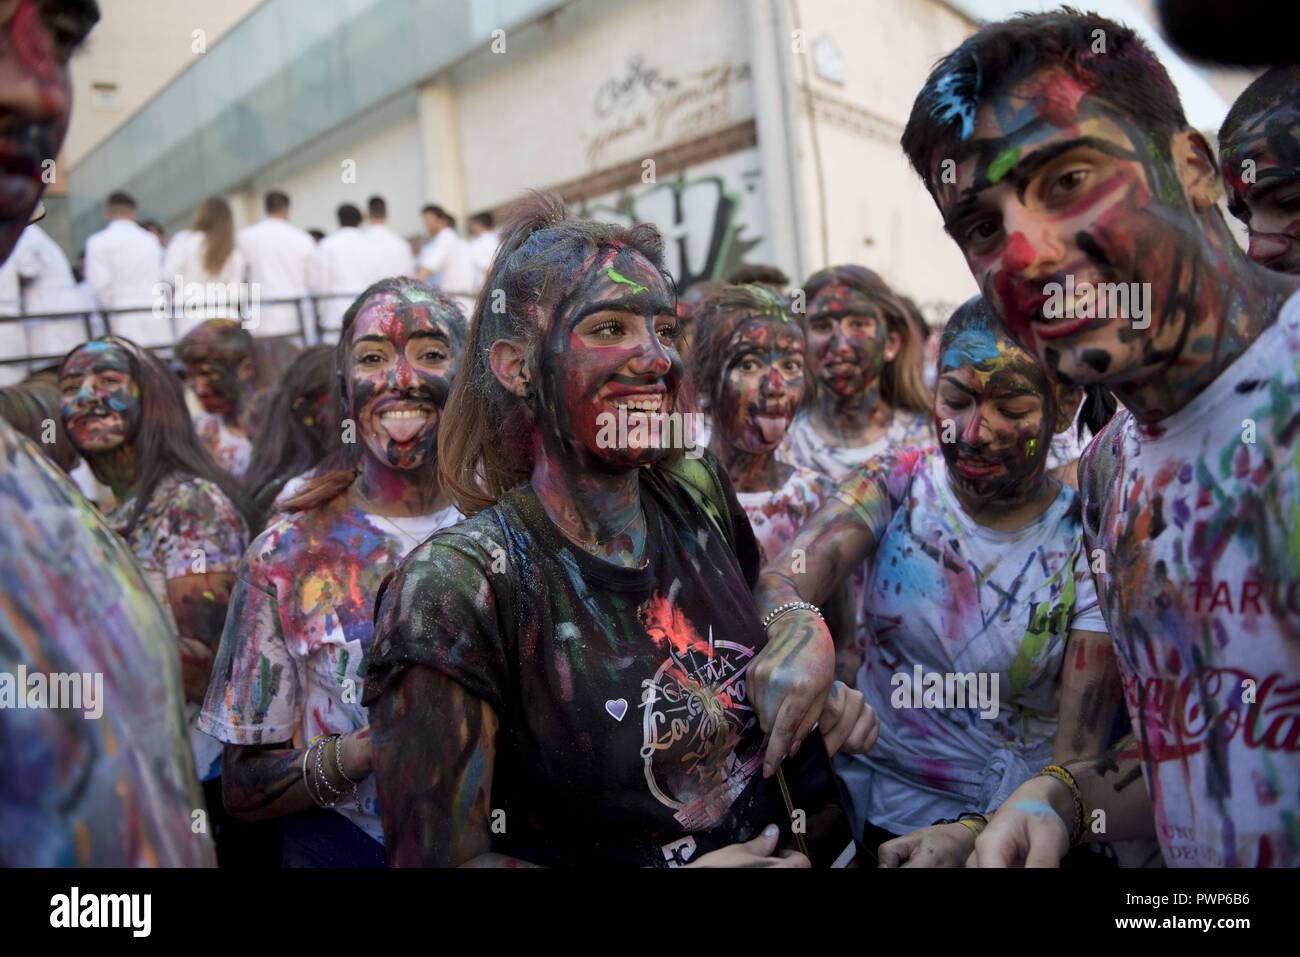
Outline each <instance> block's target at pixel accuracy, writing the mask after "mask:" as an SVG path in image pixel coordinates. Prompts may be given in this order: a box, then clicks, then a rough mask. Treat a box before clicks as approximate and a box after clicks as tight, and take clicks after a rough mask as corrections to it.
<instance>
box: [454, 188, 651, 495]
mask: <svg viewBox="0 0 1300 957" xmlns="http://www.w3.org/2000/svg"><path fill="white" fill-rule="evenodd" d="M611 245H622V246H627V247H630V248H631V249H633V250H635V251H636V252H638V253H640V254H641V255H642V256H644V257H645V258H646V259H648V260H649V261H650V263H651V264H652V265H653V266H654V267H655V269H657V270H658V271H659V273H660V275H662V276H663V278H664V281H665V283H667V285H668V288H669V289H670V290H672V289H675V286H674V284H673V281H672V277H671V276H669V275H668V273H667V272H666V271H665V270H664V266H663V239H662V238H661V237H660V235H659V230H657V229H656V228H655V227H654V226H652V225H650V224H649V223H637V224H635V225H633V226H629V227H623V226H618V225H614V224H612V223H596V222H590V221H588V220H576V219H569V213H568V209H567V208H566V207H565V205H564V201H563V200H562V199H560V197H558V196H556V195H555V194H553V193H532V194H530V195H529V196H528V197H527V198H525V199H523V200H521V201H520V202H519V203H518V204H517V205H516V206H515V207H514V209H513V211H512V214H511V216H510V218H509V220H508V222H507V223H506V225H505V226H504V227H503V229H502V240H501V245H500V247H499V248H498V250H497V255H496V258H495V259H494V260H493V261H492V268H491V269H490V270H489V271H488V276H487V281H486V282H485V283H484V284H483V291H482V292H481V293H480V294H479V298H478V302H477V303H476V304H475V308H474V318H473V320H472V321H471V323H470V332H469V342H468V343H467V344H466V350H465V361H464V363H462V364H461V367H460V371H459V372H458V373H457V375H456V380H455V382H454V383H453V384H452V387H451V398H449V399H448V400H447V410H446V415H445V416H444V417H443V420H444V423H445V424H444V425H443V427H442V428H440V429H439V430H438V473H439V477H440V478H441V480H442V486H443V488H444V489H445V490H446V492H447V495H448V496H450V497H451V500H452V501H453V502H455V503H456V507H457V508H459V509H460V510H461V512H463V513H464V514H466V515H474V514H475V513H477V512H481V511H482V510H483V509H485V508H490V507H491V506H493V505H495V504H496V502H497V500H498V499H499V498H500V497H501V496H502V495H504V494H505V493H506V492H508V491H510V490H511V489H513V488H515V487H516V486H518V485H520V484H522V483H523V482H526V481H527V480H528V477H529V476H530V475H531V474H532V471H533V453H532V431H533V413H532V409H531V407H530V405H529V401H528V400H526V399H522V398H520V397H519V396H516V395H515V394H514V393H512V392H509V391H508V390H507V389H506V388H505V386H503V385H502V384H501V383H500V381H498V380H497V377H496V375H495V374H494V373H493V371H492V365H491V361H490V356H491V352H492V346H493V345H494V344H495V343H496V342H497V341H498V340H501V339H511V340H514V341H516V342H520V343H523V345H524V347H525V348H526V350H527V352H528V356H529V366H530V369H531V370H532V371H533V372H535V371H536V367H535V365H534V363H535V361H536V352H537V348H536V347H537V345H538V343H539V342H540V340H541V338H542V336H543V330H544V328H545V327H546V326H547V325H548V322H547V319H548V318H549V316H550V313H551V312H552V310H554V309H555V307H556V305H557V304H558V303H559V301H560V298H561V297H562V296H563V295H564V293H565V291H566V289H567V287H568V286H569V284H570V282H571V280H572V279H573V278H575V277H576V276H577V275H579V274H580V273H581V271H582V270H583V269H584V268H585V264H586V263H587V262H588V261H589V260H590V259H591V258H592V257H594V256H595V255H597V254H598V253H599V251H600V249H601V247H603V246H611ZM534 381H536V379H535V377H534Z"/></svg>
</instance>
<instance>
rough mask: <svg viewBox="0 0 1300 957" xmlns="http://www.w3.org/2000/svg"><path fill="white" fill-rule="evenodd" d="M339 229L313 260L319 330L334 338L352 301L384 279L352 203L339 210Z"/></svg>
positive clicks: (378, 256)
mask: <svg viewBox="0 0 1300 957" xmlns="http://www.w3.org/2000/svg"><path fill="white" fill-rule="evenodd" d="M337 215H338V218H339V228H338V229H337V230H336V231H335V232H334V233H332V234H331V235H329V236H326V237H325V238H324V239H322V240H321V242H320V245H319V246H318V247H317V252H316V258H317V263H318V266H317V268H318V269H319V271H320V294H321V296H322V297H323V298H322V299H321V301H320V317H321V320H320V327H321V331H322V332H323V333H325V334H326V335H328V336H329V337H330V338H331V339H333V337H334V335H335V334H337V333H338V330H339V327H340V326H342V324H343V313H345V312H347V311H348V306H350V305H352V300H353V299H355V298H356V297H357V296H359V295H360V294H361V293H362V291H363V290H365V289H367V288H369V286H371V285H372V284H373V283H376V282H378V281H379V280H380V279H383V278H384V264H383V260H382V259H381V257H380V255H379V252H378V250H377V249H376V248H375V246H374V244H373V243H372V242H371V241H370V239H369V237H367V236H366V234H365V233H364V232H362V231H361V229H360V226H361V210H359V209H357V208H356V207H355V206H353V205H352V204H351V203H344V204H343V205H342V206H340V207H339V208H338V214H337Z"/></svg>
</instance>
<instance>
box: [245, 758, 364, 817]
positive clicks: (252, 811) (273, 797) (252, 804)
mask: <svg viewBox="0 0 1300 957" xmlns="http://www.w3.org/2000/svg"><path fill="white" fill-rule="evenodd" d="M306 750H307V749H305V748H286V747H277V746H275V745H271V746H269V747H258V746H254V745H240V744H227V745H226V747H225V750H224V751H223V752H222V758H221V798H222V800H223V801H224V802H225V805H226V810H228V811H229V812H230V813H231V814H232V815H234V816H235V817H237V818H239V819H241V820H245V821H262V820H268V819H270V818H277V817H284V816H286V815H288V814H293V813H294V812H295V811H306V810H308V809H309V808H313V807H315V806H316V802H315V801H314V800H313V799H312V796H311V794H310V793H309V792H308V790H307V785H306V783H305V782H304V781H303V754H304V751H306ZM313 757H314V756H313ZM325 757H326V755H321V758H322V762H323V760H324V758H325ZM324 767H325V766H324V764H323V763H322V768H324ZM309 770H311V769H309ZM327 773H328V771H327ZM330 781H331V783H333V784H334V785H335V786H336V787H337V785H338V783H339V782H338V781H337V779H336V777H335V776H333V775H331V777H330ZM340 790H341V789H340Z"/></svg>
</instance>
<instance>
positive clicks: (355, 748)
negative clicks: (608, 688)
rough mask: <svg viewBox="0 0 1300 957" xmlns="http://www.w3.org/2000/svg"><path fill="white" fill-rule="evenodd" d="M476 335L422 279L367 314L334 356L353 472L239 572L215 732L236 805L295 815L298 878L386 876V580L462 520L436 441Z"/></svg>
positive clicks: (214, 691)
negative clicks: (331, 873) (366, 700)
mask: <svg viewBox="0 0 1300 957" xmlns="http://www.w3.org/2000/svg"><path fill="white" fill-rule="evenodd" d="M464 338H465V331H464V320H463V318H462V316H461V314H460V312H459V308H458V307H457V305H456V304H455V303H454V302H453V301H452V300H451V299H449V298H448V297H447V296H445V295H443V294H442V293H441V292H438V291H437V290H434V289H432V288H430V287H428V286H426V285H424V284H423V283H420V282H417V281H415V280H408V279H385V280H383V281H381V282H378V283H376V284H374V285H373V286H371V287H370V288H369V289H367V290H366V291H365V292H363V293H362V294H361V296H360V297H358V298H357V300H356V301H355V302H354V303H352V305H351V306H350V307H349V308H348V310H347V312H346V313H345V315H344V317H343V326H342V333H341V335H340V338H339V343H338V345H337V347H336V351H335V356H336V369H337V373H336V376H337V379H336V394H337V400H338V402H339V404H340V408H339V410H338V413H337V419H338V421H340V423H341V424H342V425H343V426H344V427H345V428H349V429H350V434H349V433H345V435H344V446H343V453H342V454H343V455H344V456H345V457H346V458H345V462H344V466H345V467H343V468H341V469H339V470H333V471H322V473H321V474H320V475H318V476H316V477H315V478H314V479H313V480H312V481H311V482H309V483H308V484H307V486H306V487H305V488H304V489H303V490H302V491H301V492H299V493H298V494H297V495H296V496H294V497H293V498H291V499H289V500H288V501H287V502H286V503H285V508H286V510H287V511H288V512H289V515H288V517H286V518H284V519H283V520H281V521H278V522H275V523H273V524H272V525H271V526H270V527H269V528H267V529H266V531H264V532H263V533H262V534H261V535H259V536H258V537H257V539H256V540H255V541H254V542H253V544H252V545H251V546H250V548H249V550H248V554H247V556H246V557H245V559H244V562H243V564H242V565H241V566H240V568H239V576H238V580H237V582H236V585H235V591H234V594H233V595H232V597H231V604H230V614H229V616H228V618H227V621H226V628H225V632H224V634H223V635H222V639H221V648H220V651H219V652H218V655H217V663H216V665H215V667H214V668H213V672H212V683H211V687H210V688H209V690H208V696H207V700H206V702H205V703H204V708H203V715H202V726H203V728H204V730H206V731H207V732H208V733H209V734H211V735H213V736H214V737H216V738H218V739H219V740H221V741H224V742H225V743H226V747H225V756H226V757H225V760H226V767H227V771H226V784H225V802H226V807H227V808H229V809H230V810H231V812H232V813H234V814H236V815H239V816H241V817H243V818H246V819H249V820H260V819H267V818H277V817H284V816H286V815H287V816H289V817H288V820H287V821H286V822H285V838H284V863H285V864H286V866H330V867H332V866H382V865H383V864H384V860H385V858H384V848H383V843H382V841H383V831H382V828H381V827H380V822H379V812H378V808H377V807H376V803H375V790H374V781H373V779H372V778H371V776H370V774H371V757H370V727H369V719H368V717H367V715H366V709H365V708H363V707H362V706H361V704H360V700H361V682H362V679H363V676H364V675H365V673H366V659H367V655H368V654H369V653H370V650H371V647H370V646H371V635H372V633H373V618H372V613H373V606H374V601H375V595H376V593H377V591H378V589H379V584H380V582H381V581H382V580H383V578H384V576H385V575H386V574H388V573H389V572H390V571H392V570H393V569H394V568H395V567H396V566H397V563H398V562H399V561H400V560H401V558H402V556H404V555H406V554H407V553H408V552H409V551H411V549H413V548H414V547H415V546H416V545H417V544H419V542H420V541H421V540H422V539H424V538H425V537H427V536H428V535H430V534H432V533H433V532H434V531H436V530H437V529H440V528H444V527H446V526H448V525H451V524H454V523H455V522H456V521H458V520H459V519H460V518H461V515H460V513H459V512H457V511H456V509H455V508H454V507H452V506H450V505H449V504H448V502H447V499H446V496H445V495H444V494H443V490H442V486H441V485H440V484H439V481H438V472H437V455H436V450H437V445H436V443H437V437H438V429H439V425H440V423H441V421H442V412H443V407H444V406H445V405H446V401H447V395H448V393H449V391H450V388H451V378H452V375H453V374H454V372H455V370H456V365H457V363H458V361H459V357H460V353H461V350H462V348H463V345H464ZM318 806H319V808H318Z"/></svg>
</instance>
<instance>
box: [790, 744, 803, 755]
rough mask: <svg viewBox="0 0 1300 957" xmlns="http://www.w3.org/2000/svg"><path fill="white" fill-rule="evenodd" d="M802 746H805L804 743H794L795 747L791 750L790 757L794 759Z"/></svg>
mask: <svg viewBox="0 0 1300 957" xmlns="http://www.w3.org/2000/svg"><path fill="white" fill-rule="evenodd" d="M801 744H803V742H802V741H796V742H795V743H794V747H793V748H791V749H790V757H792V758H793V757H794V756H795V755H796V754H798V753H799V745H801Z"/></svg>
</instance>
